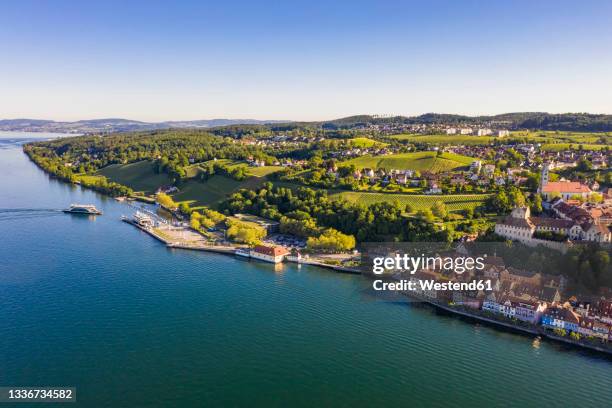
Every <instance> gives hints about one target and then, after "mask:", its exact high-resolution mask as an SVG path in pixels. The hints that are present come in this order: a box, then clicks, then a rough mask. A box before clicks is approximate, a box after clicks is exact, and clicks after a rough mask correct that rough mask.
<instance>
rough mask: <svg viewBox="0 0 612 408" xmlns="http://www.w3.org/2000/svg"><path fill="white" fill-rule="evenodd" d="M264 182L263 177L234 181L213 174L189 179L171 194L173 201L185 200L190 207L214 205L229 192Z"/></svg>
mask: <svg viewBox="0 0 612 408" xmlns="http://www.w3.org/2000/svg"><path fill="white" fill-rule="evenodd" d="M264 182H265V178H259V177H251V178H249V179H246V180H244V181H236V180H234V179H231V178H228V177H225V176H213V177H211V178H210V179H208V180H207V181H204V182H200V181H195V180H190V181H187V182H184V183H182V184H181V186H180V187H179V189H180V191H179V192H178V193H176V194H175V195H174V196H173V199H174V201H177V202H183V201H186V202H188V203H189V204H191V206H192V207H198V206H203V205H205V206H211V207H215V206H216V205H217V204H218V203H219V202H220V201H223V200H224V199H225V198H227V197H228V196H229V195H230V194H232V193H234V192H235V191H238V190H240V189H241V188H248V189H256V188H258V187H259V186H260V185H261V184H263V183H264Z"/></svg>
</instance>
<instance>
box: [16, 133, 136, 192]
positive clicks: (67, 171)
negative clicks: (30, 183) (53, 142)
mask: <svg viewBox="0 0 612 408" xmlns="http://www.w3.org/2000/svg"><path fill="white" fill-rule="evenodd" d="M24 151H25V152H26V154H27V155H28V156H29V157H30V159H32V160H33V161H34V162H35V163H36V164H37V165H38V166H39V167H40V168H42V169H43V170H44V171H46V172H47V173H49V174H51V175H53V177H56V178H58V179H60V180H64V181H67V182H69V183H75V184H80V185H82V186H84V187H87V188H90V189H92V190H95V191H98V192H100V193H103V194H108V195H110V196H113V197H118V196H129V195H132V194H133V193H134V192H133V191H132V189H131V188H129V187H126V186H124V185H121V184H119V183H115V182H114V181H109V180H108V179H107V178H106V177H103V176H96V177H91V178H87V177H81V176H80V175H79V174H78V173H75V172H74V170H73V169H72V167H70V166H66V164H65V162H64V161H63V160H61V159H60V158H59V157H57V156H55V155H53V154H52V153H51V152H49V151H48V150H47V149H45V148H42V147H39V146H35V145H26V146H24ZM80 167H83V166H80ZM77 171H80V170H79V169H77Z"/></svg>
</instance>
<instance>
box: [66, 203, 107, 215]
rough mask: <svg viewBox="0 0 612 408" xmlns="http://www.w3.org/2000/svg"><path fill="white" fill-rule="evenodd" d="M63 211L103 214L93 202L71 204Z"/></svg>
mask: <svg viewBox="0 0 612 408" xmlns="http://www.w3.org/2000/svg"><path fill="white" fill-rule="evenodd" d="M63 211H64V212H65V213H70V214H87V215H102V211H100V210H98V209H97V208H96V206H95V205H93V204H70V207H69V208H66V209H65V210H63Z"/></svg>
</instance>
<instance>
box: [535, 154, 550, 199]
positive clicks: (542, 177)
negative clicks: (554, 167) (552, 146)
mask: <svg viewBox="0 0 612 408" xmlns="http://www.w3.org/2000/svg"><path fill="white" fill-rule="evenodd" d="M549 170H550V163H549V162H545V163H543V164H542V173H540V186H539V187H538V193H541V192H542V190H543V189H544V186H545V185H547V184H548V171H549Z"/></svg>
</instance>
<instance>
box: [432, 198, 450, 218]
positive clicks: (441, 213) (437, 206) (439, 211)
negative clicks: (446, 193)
mask: <svg viewBox="0 0 612 408" xmlns="http://www.w3.org/2000/svg"><path fill="white" fill-rule="evenodd" d="M431 213H432V214H433V215H435V216H436V217H438V218H446V217H447V216H448V210H447V209H446V205H444V203H443V202H442V201H436V202H435V203H434V205H433V206H432V207H431Z"/></svg>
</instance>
